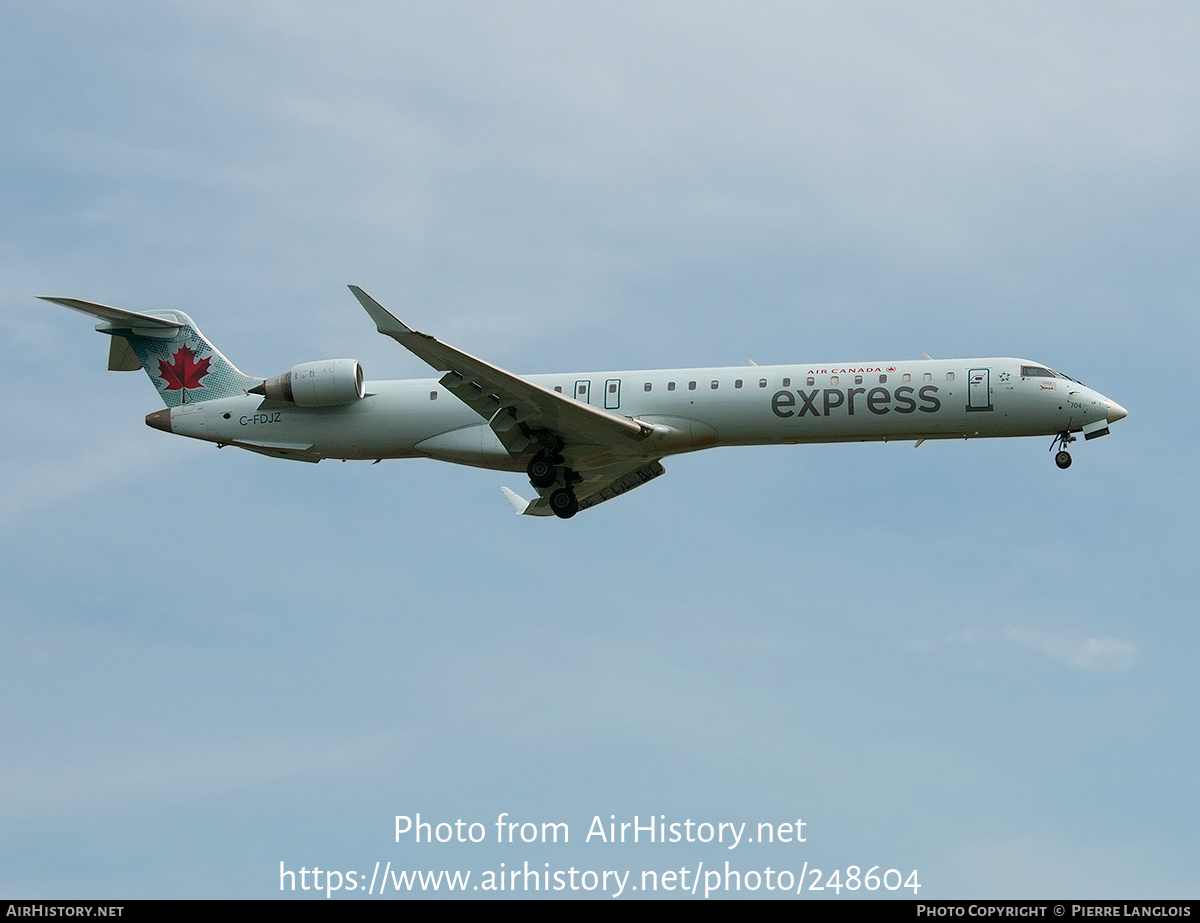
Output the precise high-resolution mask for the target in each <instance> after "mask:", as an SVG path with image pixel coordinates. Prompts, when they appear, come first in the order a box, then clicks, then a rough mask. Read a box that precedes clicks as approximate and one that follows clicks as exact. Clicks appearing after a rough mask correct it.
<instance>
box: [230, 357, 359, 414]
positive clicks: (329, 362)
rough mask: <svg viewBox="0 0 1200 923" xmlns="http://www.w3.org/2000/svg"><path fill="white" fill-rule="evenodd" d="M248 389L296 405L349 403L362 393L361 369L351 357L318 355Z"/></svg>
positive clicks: (317, 405)
mask: <svg viewBox="0 0 1200 923" xmlns="http://www.w3.org/2000/svg"><path fill="white" fill-rule="evenodd" d="M250 393H251V394H261V395H263V396H264V397H266V398H267V399H268V400H272V401H287V402H288V403H289V404H295V405H296V406H298V407H332V406H334V405H337V404H351V403H353V402H354V401H357V400H359V399H361V398H362V396H363V394H364V393H365V392H364V390H363V370H362V366H361V365H359V364H358V362H357V360H355V359H318V360H317V361H316V362H304V363H301V364H300V365H294V366H292V370H291V371H290V372H284V373H283V374H282V375H276V376H275V377H274V378H268V379H267V380H266V381H264V382H263V383H262V384H261V385H258V386H257V387H255V388H251V389H250Z"/></svg>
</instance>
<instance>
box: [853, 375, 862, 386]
mask: <svg viewBox="0 0 1200 923" xmlns="http://www.w3.org/2000/svg"><path fill="white" fill-rule="evenodd" d="M854 383H855V384H856V385H861V384H862V376H861V375H855V376H854Z"/></svg>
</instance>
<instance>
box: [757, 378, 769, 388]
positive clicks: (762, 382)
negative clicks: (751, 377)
mask: <svg viewBox="0 0 1200 923" xmlns="http://www.w3.org/2000/svg"><path fill="white" fill-rule="evenodd" d="M758 386H759V387H760V388H765V387H766V386H767V380H766V379H765V378H760V379H759V380H758Z"/></svg>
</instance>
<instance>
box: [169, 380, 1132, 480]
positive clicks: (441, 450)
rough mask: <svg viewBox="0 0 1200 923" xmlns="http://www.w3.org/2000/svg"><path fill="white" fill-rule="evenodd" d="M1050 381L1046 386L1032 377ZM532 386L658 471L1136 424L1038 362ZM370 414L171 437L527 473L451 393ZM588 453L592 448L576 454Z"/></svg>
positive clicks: (250, 418) (251, 408)
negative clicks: (698, 457) (674, 460)
mask: <svg viewBox="0 0 1200 923" xmlns="http://www.w3.org/2000/svg"><path fill="white" fill-rule="evenodd" d="M1032 369H1040V370H1041V371H1040V372H1039V373H1038V374H1022V373H1023V372H1029V371H1031V370H1032ZM524 378H525V379H526V380H528V381H530V382H532V383H534V384H537V385H540V386H542V387H544V388H547V389H552V390H555V391H559V392H561V393H562V394H563V395H564V396H568V397H572V398H574V399H575V400H578V401H581V402H584V403H589V404H592V405H593V406H595V407H598V408H603V409H605V410H607V411H609V412H610V413H612V414H617V415H620V416H623V417H630V418H634V419H636V420H638V421H640V422H643V423H647V424H650V425H652V426H654V427H655V435H653V436H651V437H650V438H648V439H646V440H645V441H644V443H642V448H641V451H642V452H643V453H644V454H645V456H646V457H663V456H666V455H672V454H677V453H680V452H687V451H693V450H696V449H702V448H708V447H710V446H717V445H763V444H780V443H805V442H847V441H869V440H884V441H886V440H897V439H903V440H919V439H950V438H973V437H997V436H1044V435H1054V434H1058V433H1064V432H1071V431H1079V430H1081V429H1083V428H1084V427H1085V426H1088V425H1094V424H1097V422H1098V421H1105V420H1107V421H1110V422H1111V421H1113V420H1116V419H1120V418H1121V417H1123V416H1125V411H1124V409H1123V408H1121V407H1120V405H1118V404H1116V403H1115V402H1113V401H1111V400H1109V399H1108V398H1105V397H1104V396H1103V395H1101V394H1099V393H1098V392H1096V391H1093V390H1092V389H1090V388H1087V387H1085V386H1083V385H1081V384H1079V383H1078V382H1075V381H1073V380H1071V379H1068V378H1065V377H1061V376H1057V375H1055V374H1054V373H1053V372H1049V370H1046V369H1045V367H1043V366H1040V365H1038V364H1037V363H1032V362H1029V361H1028V360H1022V359H1013V358H990V359H944V360H941V359H938V360H904V361H893V362H868V363H837V364H828V363H823V364H818V365H776V366H739V367H736V368H715V369H712V368H709V369H674V370H655V371H623V372H579V373H563V374H551V375H529V376H524ZM366 392H367V394H366V396H365V397H364V398H362V399H361V400H357V401H354V402H353V403H348V404H344V405H339V406H333V407H315V408H314V407H309V408H305V407H298V406H296V405H294V404H290V403H285V402H282V401H272V400H266V399H264V398H261V397H257V396H254V395H249V394H247V395H244V396H238V397H228V398H222V399H219V400H213V401H206V402H204V403H196V404H191V405H187V404H185V405H184V406H180V407H175V408H172V409H171V412H170V429H171V431H172V432H175V433H179V434H181V435H186V436H192V437H195V438H199V439H205V440H208V441H210V442H217V443H221V444H228V445H237V446H241V447H243V448H247V449H251V450H253V451H258V452H264V453H266V454H270V455H277V456H282V457H291V458H298V459H304V460H308V461H315V460H320V459H322V458H344V459H380V458H412V457H428V458H436V459H441V460H444V461H451V462H457V463H459V464H467V465H474V466H478V467H483V468H494V469H500V470H510V471H518V470H524V468H525V462H524V461H523V460H522V459H519V458H514V456H513V455H511V454H510V453H509V452H508V451H507V450H506V449H505V448H504V446H503V445H501V443H500V440H499V439H498V438H497V437H496V435H495V433H493V431H492V429H491V428H490V427H489V425H488V423H487V421H485V420H483V419H482V418H481V417H480V416H479V415H478V414H477V413H476V412H475V411H474V410H472V409H471V408H470V407H468V406H467V405H466V404H464V403H463V402H462V401H460V400H458V399H457V398H456V397H455V396H454V395H453V394H451V393H450V392H449V391H448V390H446V388H444V387H443V386H442V385H440V384H439V382H438V380H437V379H432V378H431V379H420V380H408V381H378V382H368V383H367V385H366ZM574 448H575V450H576V452H577V453H585V454H586V451H587V447H586V446H575V447H574Z"/></svg>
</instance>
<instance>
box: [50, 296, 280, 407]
mask: <svg viewBox="0 0 1200 923" xmlns="http://www.w3.org/2000/svg"><path fill="white" fill-rule="evenodd" d="M42 300H43V301H52V302H54V303H55V304H60V305H62V306H63V307H65V308H71V309H73V310H75V311H82V312H83V313H84V314H90V315H91V316H92V317H95V318H97V319H98V320H100V323H99V324H97V325H96V329H97V330H98V331H99V332H100V333H107V334H108V335H109V336H111V337H112V343H111V345H110V347H109V351H108V367H109V368H110V369H112V370H113V371H118V372H127V371H134V370H136V369H139V368H142V369H145V370H146V374H147V375H149V376H150V380H151V381H152V382H154V387H156V388H157V389H158V393H159V396H160V397H162V399H163V403H164V404H166V405H167V406H168V407H177V406H179V405H180V404H198V403H200V402H201V401H212V400H216V399H217V398H221V397H234V396H236V395H239V394H244V393H246V391H247V390H248V389H250V388H252V387H254V386H255V385H258V384H261V383H262V379H259V378H251V377H250V376H248V375H243V374H242V373H241V372H239V371H238V370H237V369H236V368H234V366H233V363H231V362H230V361H229V360H228V359H226V358H225V357H224V356H223V355H221V351H220V350H219V349H217V348H216V347H215V346H213V345H212V343H210V342H209V341H208V340H206V339H205V338H204V334H202V333H201V332H200V330H199V329H198V328H197V327H196V325H195V324H194V323H193V322H192V319H191V318H190V317H188V316H187V315H186V314H184V313H183V312H182V311H152V312H150V313H148V314H139V313H137V312H135V311H126V310H123V309H121V308H110V307H108V306H107V305H102V304H93V303H92V302H90V301H80V300H79V299H77V298H50V297H44V296H43V298H42Z"/></svg>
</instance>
